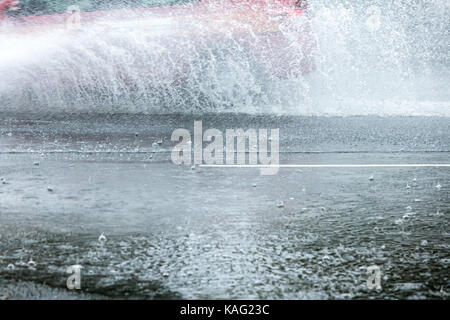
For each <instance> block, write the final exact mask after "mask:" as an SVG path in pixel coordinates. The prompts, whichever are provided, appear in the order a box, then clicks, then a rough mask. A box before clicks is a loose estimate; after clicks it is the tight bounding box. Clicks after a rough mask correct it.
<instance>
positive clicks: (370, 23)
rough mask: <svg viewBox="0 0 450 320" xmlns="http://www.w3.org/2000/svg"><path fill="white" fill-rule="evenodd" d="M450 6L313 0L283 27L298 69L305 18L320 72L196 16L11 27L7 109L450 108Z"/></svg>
mask: <svg viewBox="0 0 450 320" xmlns="http://www.w3.org/2000/svg"><path fill="white" fill-rule="evenodd" d="M186 10H191V12H192V10H195V6H193V5H192V4H187V5H186ZM449 11H450V6H449V5H448V2H447V1H444V0H434V1H427V2H426V3H424V2H423V1H416V0H397V1H390V0H378V1H371V2H364V3H360V2H359V1H337V0H320V1H310V2H309V14H308V15H309V18H308V19H306V17H303V18H302V19H298V21H297V20H296V21H295V22H294V23H290V24H286V25H283V24H281V26H280V29H281V31H282V33H283V34H284V36H285V37H286V38H287V39H289V41H290V47H291V48H294V49H293V50H297V51H294V52H298V55H297V57H296V58H293V57H292V56H291V59H292V60H293V61H292V65H293V66H296V65H298V63H301V62H299V61H294V60H297V59H298V60H300V59H301V57H302V55H303V52H304V47H305V46H308V45H311V43H308V42H305V41H303V42H299V41H298V40H296V39H297V38H298V37H296V36H297V35H298V34H299V33H301V32H302V30H304V29H302V28H304V25H305V24H308V25H309V24H310V25H311V27H312V30H313V35H314V38H315V41H314V43H317V49H316V50H314V53H313V56H314V60H315V65H316V70H315V71H313V72H311V73H306V74H304V75H303V76H299V77H296V78H294V79H278V78H276V77H272V76H271V75H270V74H268V73H267V72H264V71H263V70H261V67H260V66H258V65H257V63H256V59H255V58H254V57H253V56H252V55H251V54H250V53H249V52H248V51H247V50H246V47H245V46H243V45H242V44H241V43H240V42H239V41H236V39H234V38H231V36H230V37H228V38H226V41H220V42H219V43H217V42H216V43H214V46H212V45H210V43H211V40H212V38H211V36H209V33H210V31H211V30H205V29H202V30H200V31H199V32H200V33H199V34H201V35H202V37H197V38H196V39H195V41H193V40H192V37H191V36H190V35H189V30H192V28H200V27H199V26H198V25H197V24H196V21H195V19H191V20H189V19H181V18H180V17H178V16H174V15H168V16H165V17H153V18H149V19H145V20H142V19H141V20H139V19H131V18H130V19H128V20H126V21H124V22H120V23H117V22H114V19H112V18H111V19H109V20H108V19H105V21H102V23H101V24H99V25H96V26H92V27H88V28H84V29H82V30H78V31H76V32H74V31H68V30H59V31H58V30H53V31H48V32H45V33H39V34H23V35H21V36H20V37H16V36H13V35H8V34H7V33H6V32H0V111H8V112H60V111H64V112H86V111H89V112H127V113H135V112H137V113H161V112H162V113H167V112H189V113H190V112H211V111H214V112H228V111H230V112H244V113H266V112H268V113H288V114H302V115H327V114H336V115H362V114H376V115H394V114H400V115H411V114H414V115H441V116H450V90H449V89H448V83H449V80H450V60H449V58H450V53H449V52H450V50H448V49H449V46H450V35H449V32H450V31H449V30H450V22H449V20H448V16H449V13H450V12H449ZM124 14H125V13H124ZM193 20H194V21H193ZM306 20H308V21H306ZM222 22H223V21H222ZM215 23H216V24H217V26H220V23H221V22H220V21H218V20H217V21H215ZM223 23H225V22H223ZM201 27H202V28H204V26H201ZM235 27H236V26H235ZM237 27H240V28H244V29H245V28H247V33H248V34H251V35H253V36H254V37H258V35H257V34H255V33H254V32H253V31H254V30H252V29H251V28H250V29H249V28H248V25H247V24H245V23H242V25H240V26H237ZM4 28H7V27H4ZM211 28H213V27H211ZM142 30H145V32H141V31H142ZM174 34H176V35H177V41H169V39H171V36H173V35H174ZM199 38H200V39H199ZM260 40H261V39H255V40H254V41H260ZM310 41H313V40H310ZM199 43H201V44H202V45H199ZM273 50H275V51H276V50H279V48H273ZM180 58H182V59H183V60H184V61H187V62H188V63H187V64H180V63H178V61H179V60H180ZM179 79H182V81H179Z"/></svg>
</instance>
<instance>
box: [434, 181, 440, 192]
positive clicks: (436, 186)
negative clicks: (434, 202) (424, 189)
mask: <svg viewBox="0 0 450 320" xmlns="http://www.w3.org/2000/svg"><path fill="white" fill-rule="evenodd" d="M434 187H435V188H436V189H438V190H440V189H441V188H442V186H441V184H440V183H439V182H438V183H437V185H435V186H434Z"/></svg>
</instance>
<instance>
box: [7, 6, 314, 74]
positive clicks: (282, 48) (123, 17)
mask: <svg viewBox="0 0 450 320" xmlns="http://www.w3.org/2000/svg"><path fill="white" fill-rule="evenodd" d="M0 1H1V0H0ZM13 3H14V0H3V1H1V2H0V23H1V18H2V17H3V21H7V22H8V25H9V28H8V32H10V33H11V32H14V33H16V34H18V35H20V34H30V33H31V34H34V33H41V32H48V31H54V30H56V29H64V28H66V27H67V26H66V23H67V21H68V18H69V17H70V15H71V14H70V13H62V14H53V15H37V16H28V17H21V18H7V17H5V16H4V15H1V12H2V11H4V10H7V9H8V8H10V7H11V6H13ZM305 9H306V0H272V1H269V2H267V1H265V0H199V1H197V2H194V3H191V4H188V5H174V6H166V7H163V6H161V7H150V8H137V9H121V10H108V11H90V12H81V13H80V17H81V24H82V27H87V26H90V25H95V24H96V23H101V22H102V21H107V22H108V23H111V22H112V25H114V23H121V22H133V21H135V20H137V19H138V20H139V21H142V20H144V21H145V19H149V20H148V21H151V20H150V19H155V18H171V19H175V20H177V21H182V22H186V24H189V23H191V22H192V21H195V22H196V23H197V24H199V25H201V26H202V27H201V28H197V29H193V30H183V31H182V32H184V33H186V34H188V35H189V37H191V38H192V40H193V41H194V42H195V40H196V39H198V38H204V37H205V36H206V37H208V38H211V39H216V41H221V38H224V37H225V36H228V35H229V34H232V35H233V37H235V38H236V39H238V41H241V43H242V45H243V46H244V47H246V49H247V50H248V51H251V53H252V54H253V55H254V56H256V57H258V58H259V59H260V60H261V63H262V64H265V66H266V69H267V71H268V72H269V73H270V74H272V75H274V76H276V77H288V76H292V75H294V76H296V75H299V74H302V73H306V72H310V71H311V70H312V69H314V63H313V59H312V56H311V52H312V49H313V48H314V46H315V44H314V43H312V42H313V40H312V39H313V37H312V36H311V30H310V29H309V28H305V29H304V30H303V31H302V34H298V43H302V44H303V45H304V50H303V52H302V56H304V58H303V61H302V62H301V63H300V65H298V64H297V66H295V68H297V69H298V70H292V67H291V66H290V64H289V59H294V58H295V57H294V56H293V55H294V54H297V53H296V52H289V50H286V48H287V47H289V45H290V43H289V40H288V39H286V38H285V37H284V36H283V34H282V33H281V32H280V29H279V22H274V21H275V20H274V18H279V19H278V20H277V21H280V19H292V18H296V17H299V16H302V15H304V10H305ZM139 31H141V32H145V31H146V29H141V30H139ZM1 32H2V30H1V28H0V33H1ZM254 35H257V36H258V38H259V39H260V41H259V44H258V45H257V46H255V45H253V44H251V43H249V41H246V40H245V39H250V38H251V37H252V36H254ZM291 41H292V40H291ZM180 63H183V61H180Z"/></svg>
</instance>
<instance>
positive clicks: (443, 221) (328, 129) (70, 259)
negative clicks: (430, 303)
mask: <svg viewBox="0 0 450 320" xmlns="http://www.w3.org/2000/svg"><path fill="white" fill-rule="evenodd" d="M194 120H203V127H204V129H206V128H217V129H219V130H223V131H224V130H225V129H226V128H244V129H246V128H256V129H258V128H268V129H271V128H280V138H281V141H280V151H281V152H282V154H281V156H280V161H281V163H285V164H288V163H291V164H331V163H332V164H336V163H346V164H351V163H449V154H450V138H449V135H448V132H450V120H449V118H445V117H347V118H341V117H292V116H290V117H287V116H286V117H275V116H264V115H261V116H248V115H242V114H235V115H202V116H200V115H197V116H196V115H152V116H150V115H126V114H125V115H114V116H111V115H93V114H85V115H80V114H78V115H69V114H65V115H61V114H60V115H47V116H46V115H42V114H40V115H6V114H4V115H3V116H2V120H1V121H0V176H1V177H3V178H4V181H3V182H4V183H3V184H0V297H1V296H7V297H8V298H10V299H23V298H27V299H28V298H31V299H38V298H74V299H79V298H81V299H85V298H98V299H103V298H131V299H134V298H148V299H160V298H169V299H176V298H206V299H214V298H231V299H245V298H252V299H253V298H267V299H281V298H284V299H308V298H314V299H328V298H333V299H336V298H337V299H340V298H344V299H347V298H389V299H397V298H400V299H406V298H419V299H425V298H432V299H441V298H446V299H448V298H449V297H450V281H449V278H450V244H449V240H450V228H449V222H450V201H449V200H450V196H449V192H450V187H449V185H450V170H449V169H448V168H303V169H298V168H297V169H296V168H284V169H280V171H279V173H278V174H277V175H274V176H260V174H259V171H258V170H256V169H251V168H246V169H243V168H232V169H230V168H198V167H197V168H196V169H195V170H192V169H191V167H190V166H176V165H174V164H172V163H171V161H170V151H171V148H172V146H173V145H174V144H173V142H171V141H170V135H171V133H172V131H173V130H175V129H177V128H187V129H189V130H192V126H193V121H194ZM159 140H161V141H160V142H162V143H161V145H159V144H155V142H156V141H159ZM371 176H373V178H374V179H373V180H370V179H369V177H371ZM437 185H440V188H439V187H436V186H437ZM407 186H408V187H407ZM281 202H283V205H280V203H281ZM102 233H104V235H105V236H106V238H107V240H106V242H104V243H103V242H100V241H99V236H100V235H101V234H102ZM30 260H32V263H29V261H30ZM33 262H34V263H35V264H33ZM75 264H79V265H82V266H83V269H82V284H81V285H82V289H81V290H80V291H77V292H73V291H69V290H68V289H66V280H67V277H68V275H67V274H66V268H67V267H68V266H70V265H75ZM371 265H377V266H379V267H380V270H381V277H382V278H381V285H382V289H381V290H378V291H377V290H369V289H368V288H367V285H366V281H367V277H368V275H367V274H366V271H367V267H368V266H371Z"/></svg>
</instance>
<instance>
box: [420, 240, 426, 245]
mask: <svg viewBox="0 0 450 320" xmlns="http://www.w3.org/2000/svg"><path fill="white" fill-rule="evenodd" d="M420 245H421V246H426V245H428V241H427V240H422V242H420Z"/></svg>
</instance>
